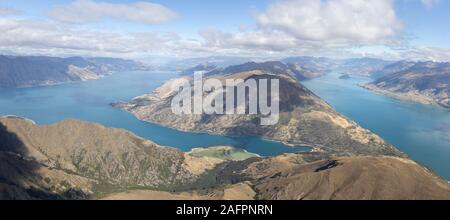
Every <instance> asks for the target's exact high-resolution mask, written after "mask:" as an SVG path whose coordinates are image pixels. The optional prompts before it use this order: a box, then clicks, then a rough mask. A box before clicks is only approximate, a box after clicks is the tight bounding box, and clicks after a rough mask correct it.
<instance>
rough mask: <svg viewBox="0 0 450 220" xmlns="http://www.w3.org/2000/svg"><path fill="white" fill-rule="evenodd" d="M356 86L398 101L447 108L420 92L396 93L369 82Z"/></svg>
mask: <svg viewBox="0 0 450 220" xmlns="http://www.w3.org/2000/svg"><path fill="white" fill-rule="evenodd" d="M358 86H359V87H361V88H364V89H367V90H369V91H372V92H374V93H377V94H379V95H383V96H387V97H390V98H393V99H396V100H399V101H406V102H413V103H417V104H422V105H432V106H440V107H443V108H447V109H448V108H449V107H446V106H443V105H441V104H439V103H438V102H436V101H435V100H433V98H431V97H428V96H425V95H421V94H411V93H396V92H392V91H389V90H385V89H381V88H378V87H376V86H374V85H371V84H358Z"/></svg>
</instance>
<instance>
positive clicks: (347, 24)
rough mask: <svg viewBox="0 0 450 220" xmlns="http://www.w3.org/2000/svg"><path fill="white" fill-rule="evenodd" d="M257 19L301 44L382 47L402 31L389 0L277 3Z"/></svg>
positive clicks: (281, 0) (305, 0)
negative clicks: (305, 42) (320, 43)
mask: <svg viewBox="0 0 450 220" xmlns="http://www.w3.org/2000/svg"><path fill="white" fill-rule="evenodd" d="M256 18H257V21H258V24H259V26H260V27H261V28H263V29H273V30H278V31H283V32H285V33H288V34H290V35H292V36H295V37H296V38H298V39H300V40H303V41H339V42H347V43H349V44H355V43H356V44H383V43H385V42H386V41H387V40H391V39H393V38H396V37H397V36H398V34H399V33H400V31H401V29H402V23H401V22H400V20H399V19H398V18H397V16H396V14H395V10H394V6H393V2H392V1H391V0H376V1H367V0H352V1H348V0H327V1H322V0H278V1H276V2H275V3H273V4H272V5H270V6H269V7H268V9H267V10H266V11H265V12H263V13H260V14H258V15H257V16H256Z"/></svg>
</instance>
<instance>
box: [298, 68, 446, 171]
mask: <svg viewBox="0 0 450 220" xmlns="http://www.w3.org/2000/svg"><path fill="white" fill-rule="evenodd" d="M338 77H339V74H337V73H334V74H330V75H327V76H324V77H321V78H318V79H314V80H310V81H306V82H303V84H304V85H305V86H306V87H308V88H309V89H311V90H312V91H313V92H314V93H316V94H317V95H318V96H320V97H321V98H322V99H324V100H325V101H327V102H328V103H329V104H330V105H332V106H333V107H334V108H335V109H336V110H337V111H338V112H340V113H342V114H344V115H346V116H347V117H349V118H351V119H353V120H354V121H356V122H357V123H359V124H360V125H361V126H363V127H365V128H367V129H369V130H371V131H373V132H375V133H377V134H379V135H380V136H381V137H383V138H384V139H385V140H387V141H388V142H390V143H391V144H393V145H395V146H396V147H397V148H399V149H400V150H401V151H403V152H405V153H406V154H408V155H409V156H410V157H411V158H412V159H414V160H415V161H417V162H419V163H421V164H422V165H425V166H427V167H429V168H430V169H432V170H433V171H434V172H436V173H437V174H439V175H440V176H442V177H444V178H446V179H447V180H449V179H450V109H445V108H442V107H439V106H431V105H422V104H417V103H413V102H406V101H400V100H395V99H393V98H389V97H386V96H382V95H378V94H375V93H373V92H371V91H368V90H366V89H363V88H361V87H359V86H358V85H359V84H362V83H366V82H369V81H370V79H368V78H364V77H353V78H352V79H347V80H343V79H339V78H338Z"/></svg>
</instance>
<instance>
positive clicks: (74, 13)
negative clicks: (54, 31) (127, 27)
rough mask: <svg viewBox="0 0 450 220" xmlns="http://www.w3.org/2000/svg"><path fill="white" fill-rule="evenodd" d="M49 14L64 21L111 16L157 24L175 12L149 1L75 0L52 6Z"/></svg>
mask: <svg viewBox="0 0 450 220" xmlns="http://www.w3.org/2000/svg"><path fill="white" fill-rule="evenodd" d="M49 16H50V17H51V18H53V19H55V20H57V21H60V22H65V23H89V22H96V21H99V20H101V19H103V18H113V19H126V20H128V21H133V22H142V23H146V24H157V23H162V22H166V21H169V20H172V19H174V18H175V17H176V16H177V14H176V13H175V12H174V11H172V10H170V9H169V8H167V7H165V6H163V5H160V4H156V3H150V2H136V3H130V4H115V3H106V2H97V1H94V0H75V1H73V2H72V3H70V4H68V5H62V6H55V7H53V9H52V10H51V11H50V12H49Z"/></svg>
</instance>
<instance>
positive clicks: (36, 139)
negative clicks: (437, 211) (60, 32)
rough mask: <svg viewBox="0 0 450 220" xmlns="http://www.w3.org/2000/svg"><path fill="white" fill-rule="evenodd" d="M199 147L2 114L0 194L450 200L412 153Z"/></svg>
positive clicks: (7, 196)
mask: <svg viewBox="0 0 450 220" xmlns="http://www.w3.org/2000/svg"><path fill="white" fill-rule="evenodd" d="M214 149H216V148H211V149H210V150H207V149H201V152H205V153H206V152H210V151H213V150H214ZM217 149H221V150H223V149H229V148H217ZM205 150H207V151H205ZM194 153H195V154H190V153H183V152H180V151H179V150H177V149H174V148H168V147H160V146H158V145H156V144H154V143H152V142H150V141H148V140H144V139H141V138H139V137H137V136H135V135H133V134H132V133H130V132H127V131H125V130H121V129H111V128H105V127H103V126H100V125H98V124H94V123H86V122H81V121H77V120H65V121H62V122H60V123H57V124H53V125H35V124H33V123H32V122H30V121H28V120H24V119H19V118H0V198H1V199H98V198H104V199H450V188H449V184H448V183H447V182H446V181H444V180H442V179H440V178H439V177H437V176H435V175H434V174H432V173H431V172H430V171H428V170H426V169H425V168H423V167H421V166H420V165H418V164H416V163H414V162H413V161H411V160H409V159H405V158H395V157H386V156H356V157H337V156H334V155H332V154H328V153H319V152H316V153H303V154H285V155H281V156H278V157H269V158H259V157H251V158H249V159H245V158H243V160H221V159H219V158H217V157H216V156H214V153H213V156H214V157H205V156H202V155H199V154H198V153H199V152H194ZM207 154H209V153H207Z"/></svg>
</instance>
